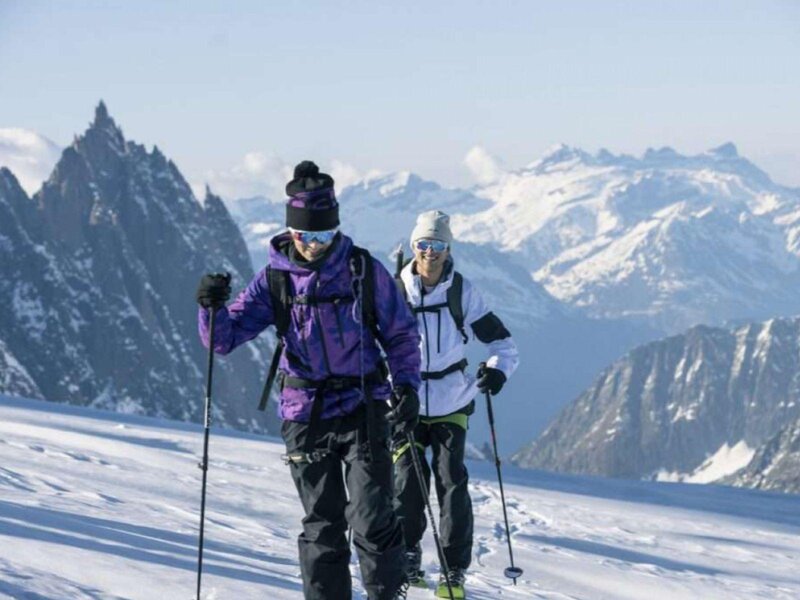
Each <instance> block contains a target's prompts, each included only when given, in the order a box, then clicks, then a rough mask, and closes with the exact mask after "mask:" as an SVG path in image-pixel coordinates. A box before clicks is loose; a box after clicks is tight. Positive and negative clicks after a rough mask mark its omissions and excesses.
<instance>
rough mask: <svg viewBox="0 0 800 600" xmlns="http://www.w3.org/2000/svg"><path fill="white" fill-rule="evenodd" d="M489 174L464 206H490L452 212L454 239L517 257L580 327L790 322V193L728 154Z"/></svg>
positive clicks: (613, 159) (797, 211) (799, 193)
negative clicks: (576, 316) (605, 321)
mask: <svg viewBox="0 0 800 600" xmlns="http://www.w3.org/2000/svg"><path fill="white" fill-rule="evenodd" d="M484 171H487V170H486V169H484ZM488 172H489V175H488V176H485V177H484V182H483V183H482V184H481V185H480V186H478V187H477V188H475V189H473V190H472V193H473V194H474V195H476V196H478V197H481V198H485V199H487V200H489V201H491V202H492V206H491V208H489V209H488V210H484V211H482V212H479V213H472V212H469V211H461V212H462V213H463V214H458V215H457V216H456V217H455V219H454V226H455V230H456V231H457V233H458V236H459V238H460V239H465V240H470V241H473V242H478V243H490V244H493V245H495V246H496V247H498V248H501V249H503V250H504V251H506V252H511V253H516V254H518V255H520V256H521V257H523V259H524V261H525V263H526V265H527V266H528V267H529V269H530V271H531V272H532V273H533V275H534V278H535V279H536V281H538V282H540V283H541V284H542V285H544V287H545V288H547V290H548V291H549V292H550V293H551V294H553V296H555V297H556V298H559V299H561V300H563V301H564V302H566V303H568V304H570V305H572V306H576V307H580V308H582V309H583V310H585V311H586V312H587V313H588V314H589V315H592V316H605V317H617V318H628V319H642V320H645V321H647V322H649V323H650V324H651V325H653V326H655V327H657V328H659V329H661V330H662V331H664V332H667V333H677V332H679V331H682V330H684V329H686V328H687V327H690V326H692V325H696V324H700V323H706V324H722V323H723V322H725V321H727V320H731V319H741V318H747V319H750V320H753V319H759V318H769V317H772V316H778V315H791V314H795V313H797V312H800V296H798V294H797V293H796V290H797V289H798V286H800V190H797V189H789V188H785V187H782V186H779V185H777V184H775V183H773V182H772V181H771V180H770V179H769V177H768V176H767V175H766V174H765V173H764V172H762V171H761V170H759V169H758V168H757V167H756V166H754V165H753V164H752V163H750V162H749V161H747V160H746V159H744V158H742V157H740V156H739V155H738V153H737V151H736V148H735V147H734V146H733V145H732V144H725V145H723V146H720V147H719V148H715V149H713V150H710V151H709V152H707V153H705V154H701V155H698V156H683V155H680V154H678V153H677V152H675V151H674V150H672V149H670V148H662V149H661V150H648V151H647V152H646V153H645V154H644V156H643V157H642V158H634V157H631V156H624V155H623V156H615V155H613V154H611V153H610V152H608V151H605V150H603V151H600V152H599V153H597V154H596V155H590V154H588V153H586V152H583V151H581V150H579V149H574V148H569V147H567V146H559V147H557V148H555V149H553V150H552V151H551V152H549V153H548V154H547V155H546V156H544V157H543V158H541V159H540V160H538V161H536V162H534V163H532V164H530V165H528V166H527V167H525V168H524V169H521V170H519V171H504V170H502V169H501V168H499V167H498V168H494V169H489V170H488Z"/></svg>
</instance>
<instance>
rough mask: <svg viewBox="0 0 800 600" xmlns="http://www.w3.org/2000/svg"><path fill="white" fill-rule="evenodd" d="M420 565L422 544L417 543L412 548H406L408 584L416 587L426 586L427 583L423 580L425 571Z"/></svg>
mask: <svg viewBox="0 0 800 600" xmlns="http://www.w3.org/2000/svg"><path fill="white" fill-rule="evenodd" d="M421 565H422V546H420V545H419V544H417V545H416V546H414V547H413V548H408V549H406V580H407V581H408V583H409V585H411V586H413V587H418V588H425V589H427V588H428V583H427V582H426V581H425V571H423V570H422V569H421V568H420V566H421Z"/></svg>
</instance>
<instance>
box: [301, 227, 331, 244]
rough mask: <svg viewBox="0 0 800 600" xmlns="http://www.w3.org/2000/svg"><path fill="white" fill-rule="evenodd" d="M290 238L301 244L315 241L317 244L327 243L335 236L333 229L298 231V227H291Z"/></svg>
mask: <svg viewBox="0 0 800 600" xmlns="http://www.w3.org/2000/svg"><path fill="white" fill-rule="evenodd" d="M290 232H291V234H292V239H295V240H297V241H298V242H301V243H303V244H310V243H312V242H317V243H318V244H329V243H330V242H331V241H332V240H333V238H334V237H335V236H336V230H335V229H329V230H327V231H300V230H298V229H291V230H290Z"/></svg>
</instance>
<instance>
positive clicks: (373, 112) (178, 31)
mask: <svg viewBox="0 0 800 600" xmlns="http://www.w3.org/2000/svg"><path fill="white" fill-rule="evenodd" d="M100 98H103V99H104V100H105V101H106V103H107V105H108V107H109V110H110V112H111V114H112V116H114V117H115V118H116V120H117V121H118V122H119V123H120V124H121V125H122V127H123V130H124V131H125V134H126V136H128V137H129V138H133V139H135V140H137V141H139V142H141V143H145V144H147V145H148V146H149V145H152V144H158V145H159V147H160V148H162V149H163V150H164V152H165V153H166V154H167V155H168V156H170V157H171V158H173V159H174V160H175V161H176V162H177V163H178V166H179V167H180V168H181V169H182V171H183V172H184V174H185V175H186V176H187V178H188V179H190V180H191V181H193V182H201V181H203V180H210V181H211V182H212V184H219V185H220V186H221V187H223V188H224V190H223V191H226V192H229V193H238V192H241V193H244V191H245V190H248V191H249V190H254V191H257V188H258V185H259V184H258V181H259V180H260V179H261V178H263V179H265V180H266V179H269V177H270V173H269V171H270V170H273V171H275V170H276V169H277V170H278V171H280V169H285V166H286V165H291V164H294V163H295V162H297V161H299V160H302V159H304V158H312V159H315V160H317V161H318V162H320V163H321V164H323V165H325V164H328V165H330V164H332V163H333V161H337V162H336V164H338V165H339V170H340V171H342V172H344V171H346V170H347V167H345V166H344V165H349V166H350V167H349V168H350V169H351V170H353V171H354V172H358V173H363V172H366V171H368V170H371V169H379V170H382V171H394V170H400V169H410V170H412V171H414V172H417V173H419V174H420V175H422V176H424V177H427V178H432V179H436V180H438V181H440V182H441V183H444V184H446V185H467V184H469V183H470V182H471V176H470V173H469V171H468V170H467V168H466V167H465V166H464V162H463V161H464V157H465V155H466V154H467V152H468V151H469V150H470V149H471V148H472V147H474V146H476V145H480V146H483V147H484V148H485V149H486V150H487V151H488V152H490V153H492V154H493V155H495V156H497V157H499V158H500V159H501V160H502V161H503V162H504V163H505V164H506V165H507V166H509V167H513V168H516V167H520V166H522V165H524V164H526V163H528V162H531V161H533V160H535V159H536V158H537V157H538V156H539V155H541V153H542V152H544V151H545V150H546V149H547V148H548V147H550V146H552V145H554V144H556V143H560V142H563V143H566V144H569V145H573V146H578V147H581V148H584V149H586V150H589V151H596V150H597V149H599V148H601V147H607V148H609V149H610V150H611V151H612V152H629V153H633V154H641V153H642V152H643V151H644V150H645V149H646V148H647V147H649V146H656V147H658V146H663V145H670V146H673V147H674V148H676V149H677V150H678V151H680V152H684V153H696V152H701V151H703V150H705V149H708V148H711V147H713V146H717V145H719V144H721V143H722V142H725V141H733V142H735V143H736V144H737V146H738V147H739V150H740V152H741V153H742V154H743V155H745V156H747V157H748V158H750V159H751V160H753V161H755V162H756V163H757V164H759V166H761V167H762V168H764V169H765V170H767V172H769V173H770V174H771V175H772V176H773V177H774V178H775V179H776V180H778V181H779V182H781V183H786V184H791V185H800V109H798V107H800V2H797V1H789V0H764V1H760V2H752V1H749V2H739V1H736V0H731V1H727V2H714V1H705V2H701V1H694V2H683V1H673V2H655V1H640V2H634V1H630V2H618V1H601V0H596V1H588V0H587V1H577V0H564V1H561V2H544V1H542V2H532V1H531V2H499V1H494V2H488V1H487V2H474V1H467V0H464V1H462V2H416V1H407V2H391V3H389V2H376V1H373V2H366V1H364V2H362V1H351V2H321V1H320V2H317V1H313V0H308V1H305V2H289V1H280V2H278V1H275V2H263V1H259V2H205V1H192V2H188V1H187V2H170V3H166V2H91V1H82V2H77V1H61V2H55V1H52V2H38V1H35V0H32V1H16V0H0V127H24V128H27V129H32V130H34V131H37V132H39V133H41V134H43V135H46V136H48V137H50V138H51V139H53V140H55V141H56V142H58V143H60V144H67V143H69V142H70V140H71V139H72V136H73V134H74V133H76V132H80V131H82V130H83V129H84V128H85V126H86V124H87V123H88V121H89V120H90V119H91V117H92V111H93V108H94V106H95V104H96V103H97V101H98V99H100ZM248 153H249V158H248V159H247V161H245V158H244V157H245V156H246V155H248ZM343 170H344V171H343ZM248 178H249V179H250V181H247V179H248ZM279 178H280V175H279V176H278V179H279ZM239 179H241V180H242V181H241V183H243V185H242V186H240V187H237V185H238V183H237V182H238V181H239Z"/></svg>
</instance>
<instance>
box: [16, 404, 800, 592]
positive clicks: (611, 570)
mask: <svg viewBox="0 0 800 600" xmlns="http://www.w3.org/2000/svg"><path fill="white" fill-rule="evenodd" d="M201 449H202V430H201V428H199V427H198V426H196V425H188V424H184V423H175V422H169V421H163V420H156V419H148V418H145V417H139V416H126V415H119V414H115V413H106V412H102V411H92V410H90V409H85V408H78V407H71V406H66V405H57V404H52V403H43V402H37V401H31V400H22V399H17V398H10V397H7V396H0V598H15V599H18V598H31V599H36V600H43V599H51V598H52V599H64V598H70V599H77V600H80V599H98V600H99V599H120V598H147V599H152V598H169V599H181V598H183V599H186V600H189V599H190V598H192V597H193V593H194V587H195V577H196V571H195V569H196V548H197V527H198V514H199V499H200V471H199V469H198V468H197V466H196V465H197V462H198V455H199V453H200V452H201ZM282 451H283V446H282V444H281V443H280V442H279V441H278V440H275V439H269V438H259V437H256V436H252V435H245V434H241V433H231V432H220V431H216V430H215V431H213V432H212V437H211V451H210V452H211V466H210V471H209V489H208V506H207V525H206V553H205V563H204V564H205V570H204V579H203V582H204V584H203V589H204V592H203V598H204V599H206V600H211V599H216V600H219V599H226V598H237V599H243V600H247V599H249V598H253V599H255V598H264V597H265V596H266V597H269V598H270V599H271V600H282V599H289V598H292V599H295V598H299V597H301V591H300V590H301V587H300V579H299V569H298V564H297V557H296V543H295V538H296V536H297V534H298V533H299V524H300V517H301V514H300V510H299V503H298V501H297V498H296V496H295V490H294V487H293V485H292V483H291V480H290V478H289V474H288V471H287V467H285V466H284V465H283V463H282V462H281V461H280V458H279V457H280V454H281V452H282ZM469 466H470V470H471V472H472V485H471V493H472V498H473V502H474V506H475V516H476V531H475V534H476V535H475V552H474V557H473V566H472V569H471V570H470V573H469V576H468V578H467V584H468V590H469V594H470V595H469V597H470V598H472V599H476V600H479V599H483V600H489V599H496V598H509V599H515V598H518V599H522V598H526V599H530V598H541V599H553V600H556V599H558V600H561V599H587V600H588V599H591V600H602V599H610V598H614V599H616V598H620V599H641V598H648V600H659V599H668V600H678V599H681V598H685V599H690V598H691V599H696V598H703V599H713V598H720V599H723V598H724V599H735V598H742V599H744V598H747V599H752V598H769V599H789V598H798V597H800V573H798V571H797V568H796V565H797V561H798V559H800V497H798V496H790V495H777V494H769V493H765V492H754V491H751V490H741V489H734V488H724V487H717V486H691V485H683V484H666V483H653V482H631V481H616V480H604V479H599V478H589V477H574V476H563V475H550V474H545V473H540V472H535V471H524V470H519V469H514V468H512V467H509V466H504V471H503V475H504V482H505V486H506V490H505V491H506V498H507V502H508V509H509V520H510V523H511V527H512V532H513V533H512V536H513V543H514V556H515V561H516V564H517V565H518V566H520V567H522V568H523V569H524V571H525V574H524V576H523V578H522V579H521V580H520V581H519V584H518V585H517V586H516V587H513V586H512V585H511V584H510V583H509V582H508V581H507V580H505V579H504V577H503V574H502V572H503V568H504V567H505V566H507V565H508V555H507V550H506V543H505V537H504V534H503V525H502V511H501V507H500V501H499V493H498V488H497V484H496V475H495V470H494V465H493V464H491V463H486V462H470V463H469ZM424 550H425V557H424V568H425V569H426V570H427V571H428V573H429V574H431V576H433V575H434V574H435V573H436V571H437V569H436V566H435V563H434V561H433V557H434V555H435V552H434V549H433V544H432V541H431V538H430V535H428V536H427V537H426V539H425V542H424ZM352 572H353V576H354V589H355V590H356V594H355V597H356V598H363V597H364V596H363V593H362V591H361V590H362V589H363V588H362V587H361V585H360V583H359V574H358V571H357V568H356V567H355V565H354V566H353V567H352ZM410 597H411V598H412V599H415V598H431V597H432V594H431V593H430V592H425V591H424V590H413V591H412V592H411V595H410Z"/></svg>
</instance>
